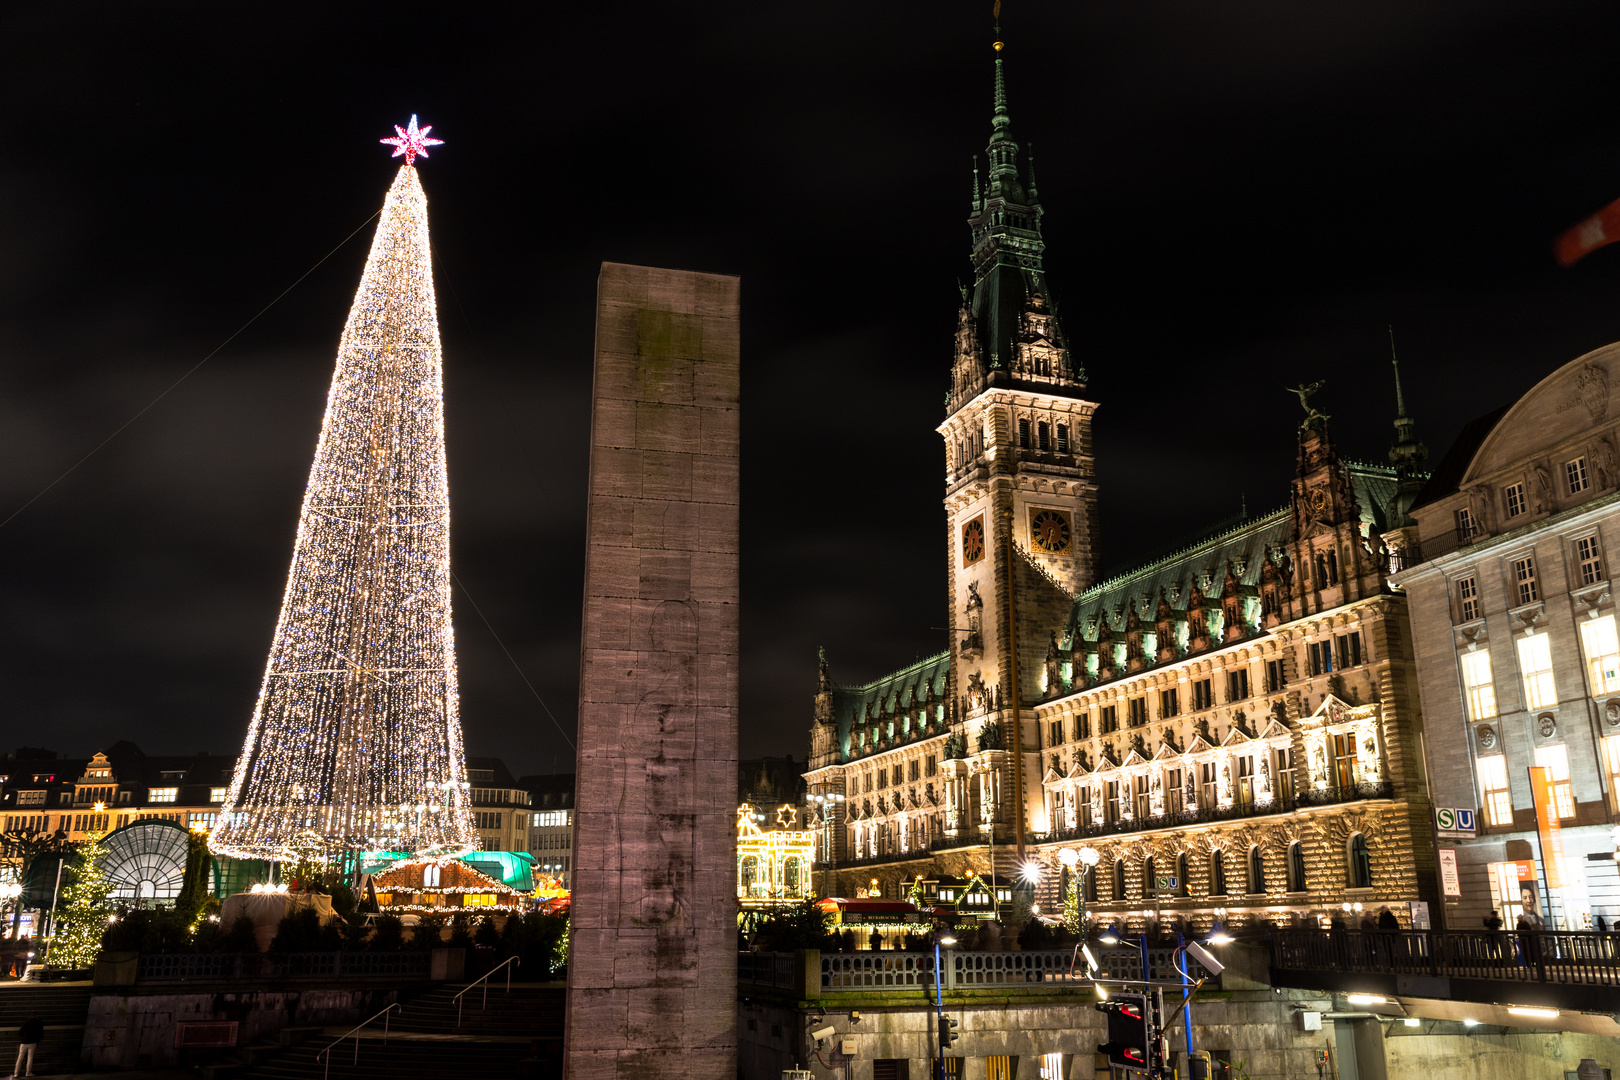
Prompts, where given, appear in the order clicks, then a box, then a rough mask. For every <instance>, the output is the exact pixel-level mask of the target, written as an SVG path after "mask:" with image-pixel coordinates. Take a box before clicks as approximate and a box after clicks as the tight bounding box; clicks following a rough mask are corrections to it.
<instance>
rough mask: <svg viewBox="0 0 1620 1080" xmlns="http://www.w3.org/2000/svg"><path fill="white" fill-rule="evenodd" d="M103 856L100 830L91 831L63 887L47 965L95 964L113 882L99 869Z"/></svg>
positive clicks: (81, 966) (82, 967)
mask: <svg viewBox="0 0 1620 1080" xmlns="http://www.w3.org/2000/svg"><path fill="white" fill-rule="evenodd" d="M106 855H107V849H106V848H104V847H103V846H102V844H101V834H100V833H91V834H90V839H89V840H87V841H85V842H84V843H83V844H80V845H79V850H78V861H77V862H76V863H75V864H74V866H73V880H72V881H71V882H70V883H68V884H67V885H66V886H65V887H64V888H63V889H62V898H61V904H60V906H59V907H58V909H57V921H56V934H55V936H53V937H52V938H51V943H50V947H49V949H48V951H47V952H46V954H45V964H46V966H47V967H52V968H57V969H59V970H64V971H83V970H85V969H87V968H92V967H94V966H95V963H96V956H97V954H99V953H100V952H101V938H102V935H104V934H105V933H106V932H107V917H108V916H109V915H111V914H112V905H111V904H110V903H109V902H108V901H109V898H110V897H111V896H112V883H111V882H110V881H108V880H107V875H106V874H105V873H104V872H103V871H102V869H101V860H102V859H104V858H106Z"/></svg>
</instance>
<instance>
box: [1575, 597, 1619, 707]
mask: <svg viewBox="0 0 1620 1080" xmlns="http://www.w3.org/2000/svg"><path fill="white" fill-rule="evenodd" d="M1580 627H1581V644H1582V645H1583V646H1584V647H1585V649H1586V670H1587V673H1588V674H1589V675H1590V677H1591V680H1592V692H1593V693H1594V694H1611V693H1614V692H1615V691H1616V690H1620V639H1617V635H1616V634H1615V627H1614V616H1613V615H1605V616H1603V618H1601V619H1589V620H1586V621H1585V622H1582V623H1581V624H1580Z"/></svg>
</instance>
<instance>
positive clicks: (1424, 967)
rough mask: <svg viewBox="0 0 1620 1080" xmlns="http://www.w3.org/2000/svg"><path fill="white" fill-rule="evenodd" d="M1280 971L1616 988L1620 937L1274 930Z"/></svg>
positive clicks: (1524, 932) (1566, 933)
mask: <svg viewBox="0 0 1620 1080" xmlns="http://www.w3.org/2000/svg"><path fill="white" fill-rule="evenodd" d="M1271 963H1272V966H1273V967H1274V968H1277V969H1279V970H1283V971H1343V972H1357V973H1371V974H1398V975H1433V976H1447V977H1451V978H1459V979H1499V980H1503V981H1508V982H1542V983H1563V984H1569V985H1582V986H1616V987H1620V934H1600V933H1596V932H1594V931H1590V930H1535V931H1531V930H1513V931H1505V930H1499V931H1489V930H1485V931H1478V932H1475V931H1463V932H1454V931H1444V930H1340V931H1322V930H1278V931H1277V932H1276V935H1275V938H1274V940H1273V949H1272V961H1271Z"/></svg>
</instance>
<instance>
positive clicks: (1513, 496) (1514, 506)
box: [1502, 483, 1524, 517]
mask: <svg viewBox="0 0 1620 1080" xmlns="http://www.w3.org/2000/svg"><path fill="white" fill-rule="evenodd" d="M1502 501H1503V502H1505V503H1506V504H1507V516H1508V517H1518V516H1519V515H1520V514H1522V513H1524V484H1523V483H1518V484H1509V485H1508V486H1507V487H1505V488H1503V489H1502Z"/></svg>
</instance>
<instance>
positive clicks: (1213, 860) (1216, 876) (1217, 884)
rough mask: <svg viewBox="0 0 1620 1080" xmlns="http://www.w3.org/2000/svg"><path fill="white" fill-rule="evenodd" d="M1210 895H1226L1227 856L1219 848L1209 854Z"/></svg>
mask: <svg viewBox="0 0 1620 1080" xmlns="http://www.w3.org/2000/svg"><path fill="white" fill-rule="evenodd" d="M1209 895H1211V896H1225V895H1226V856H1225V855H1223V854H1222V853H1221V850H1220V849H1219V848H1216V849H1215V850H1214V851H1212V852H1210V853H1209Z"/></svg>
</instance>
